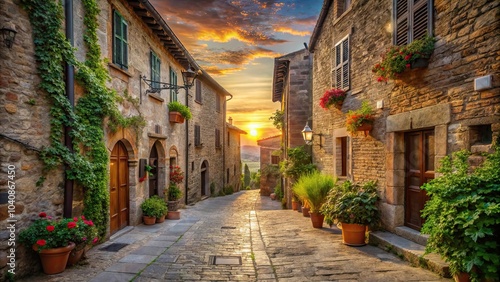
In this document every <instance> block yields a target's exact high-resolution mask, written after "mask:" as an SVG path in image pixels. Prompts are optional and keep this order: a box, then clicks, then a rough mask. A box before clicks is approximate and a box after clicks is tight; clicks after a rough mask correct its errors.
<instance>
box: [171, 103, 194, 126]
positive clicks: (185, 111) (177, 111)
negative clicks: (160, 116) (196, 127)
mask: <svg viewBox="0 0 500 282" xmlns="http://www.w3.org/2000/svg"><path fill="white" fill-rule="evenodd" d="M168 111H169V118H170V122H174V123H183V122H184V119H187V120H189V119H191V117H192V115H191V110H190V109H189V107H188V106H186V105H183V104H181V103H180V102H178V101H172V102H170V103H168Z"/></svg>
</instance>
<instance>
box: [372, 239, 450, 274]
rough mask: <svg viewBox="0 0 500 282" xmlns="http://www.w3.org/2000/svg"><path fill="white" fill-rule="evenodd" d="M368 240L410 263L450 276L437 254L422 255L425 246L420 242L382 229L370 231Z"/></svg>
mask: <svg viewBox="0 0 500 282" xmlns="http://www.w3.org/2000/svg"><path fill="white" fill-rule="evenodd" d="M415 232H416V231H415ZM369 242H370V244H371V245H374V246H377V247H379V248H381V249H383V250H385V251H388V252H391V253H394V254H396V255H397V256H399V257H400V258H401V259H404V260H406V261H408V262H410V263H411V264H412V265H415V266H418V267H422V268H427V269H429V270H431V271H432V272H435V273H437V274H439V275H441V276H442V277H446V278H450V277H451V276H450V271H449V266H448V264H447V263H446V262H444V261H443V260H442V259H441V257H440V256H439V255H438V254H435V253H430V254H427V255H425V256H424V253H425V246H423V245H421V244H418V243H415V242H412V241H410V240H408V239H405V238H403V237H401V236H398V235H396V234H394V233H390V232H383V231H374V232H370V237H369Z"/></svg>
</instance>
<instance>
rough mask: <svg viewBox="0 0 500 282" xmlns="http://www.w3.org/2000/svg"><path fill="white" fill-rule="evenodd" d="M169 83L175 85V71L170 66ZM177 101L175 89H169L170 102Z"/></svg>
mask: <svg viewBox="0 0 500 282" xmlns="http://www.w3.org/2000/svg"><path fill="white" fill-rule="evenodd" d="M170 84H172V85H175V86H177V73H176V72H175V70H174V69H172V67H170ZM173 101H177V89H170V102H173Z"/></svg>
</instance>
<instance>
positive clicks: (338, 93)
mask: <svg viewBox="0 0 500 282" xmlns="http://www.w3.org/2000/svg"><path fill="white" fill-rule="evenodd" d="M346 95H347V93H346V92H345V91H344V90H342V89H336V88H332V89H330V90H326V91H325V93H324V94H323V97H321V98H320V99H319V105H320V106H321V107H322V108H323V109H325V110H326V109H328V108H329V107H330V106H331V105H335V104H341V103H342V102H344V99H345V97H346Z"/></svg>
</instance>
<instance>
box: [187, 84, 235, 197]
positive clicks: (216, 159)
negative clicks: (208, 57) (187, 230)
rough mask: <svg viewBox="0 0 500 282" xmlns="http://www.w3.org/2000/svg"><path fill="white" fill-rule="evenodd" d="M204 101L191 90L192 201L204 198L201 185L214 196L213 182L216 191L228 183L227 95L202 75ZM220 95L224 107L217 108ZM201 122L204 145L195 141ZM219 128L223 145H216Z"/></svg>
mask: <svg viewBox="0 0 500 282" xmlns="http://www.w3.org/2000/svg"><path fill="white" fill-rule="evenodd" d="M200 80H201V81H202V83H201V95H202V101H201V102H195V100H194V97H195V91H196V89H192V90H189V91H190V93H191V97H190V101H189V105H190V108H191V112H192V114H193V119H192V120H190V121H189V132H190V136H189V144H190V146H189V154H190V157H189V160H190V162H194V165H193V163H191V164H190V168H189V169H190V172H189V174H190V177H189V186H188V187H189V191H188V203H194V202H197V201H199V200H200V199H201V189H205V195H207V196H210V195H211V194H210V193H211V191H210V184H211V183H214V185H215V187H216V188H215V191H214V193H215V194H218V193H219V191H220V190H221V189H222V188H223V187H224V173H225V172H224V166H223V162H224V155H223V148H224V146H223V144H224V132H225V100H226V98H225V96H224V95H223V94H222V93H220V92H219V91H217V89H216V88H214V87H213V86H211V85H210V84H208V81H207V80H204V79H203V78H200ZM216 95H218V96H219V98H220V99H219V101H220V102H221V106H220V111H219V112H217V110H216V102H217V99H216ZM195 125H199V126H200V130H201V143H202V144H203V145H202V146H201V147H196V146H195V143H194V126H195ZM215 129H219V130H220V142H221V147H219V148H216V147H215ZM204 161H206V162H207V165H208V166H207V169H208V177H209V181H208V182H207V183H206V187H203V188H202V187H201V171H200V169H201V165H202V163H203V162H204ZM193 168H194V170H193Z"/></svg>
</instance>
